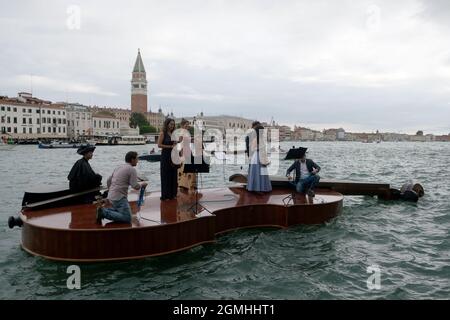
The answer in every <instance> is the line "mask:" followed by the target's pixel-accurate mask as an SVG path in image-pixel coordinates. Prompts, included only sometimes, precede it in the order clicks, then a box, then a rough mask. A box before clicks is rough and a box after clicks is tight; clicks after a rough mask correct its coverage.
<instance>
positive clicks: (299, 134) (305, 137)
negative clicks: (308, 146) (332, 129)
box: [292, 126, 317, 141]
mask: <svg viewBox="0 0 450 320" xmlns="http://www.w3.org/2000/svg"><path fill="white" fill-rule="evenodd" d="M316 133H317V132H316V131H314V130H311V129H309V128H303V127H297V126H294V131H293V132H292V139H293V140H302V141H312V140H315V139H316Z"/></svg>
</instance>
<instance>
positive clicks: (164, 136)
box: [158, 118, 178, 201]
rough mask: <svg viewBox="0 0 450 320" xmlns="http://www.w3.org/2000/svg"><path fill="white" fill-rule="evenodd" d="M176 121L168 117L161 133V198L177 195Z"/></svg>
mask: <svg viewBox="0 0 450 320" xmlns="http://www.w3.org/2000/svg"><path fill="white" fill-rule="evenodd" d="M174 130H175V121H174V120H173V119H170V118H168V119H166V121H164V126H163V130H162V132H161V133H160V134H159V138H158V147H159V148H160V149H161V200H163V201H164V200H172V199H175V198H176V197H177V191H178V183H177V179H178V177H177V167H176V166H175V165H174V164H173V162H172V149H173V148H174V147H175V146H176V144H177V142H175V141H172V132H173V131H174Z"/></svg>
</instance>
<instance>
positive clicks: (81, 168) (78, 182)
mask: <svg viewBox="0 0 450 320" xmlns="http://www.w3.org/2000/svg"><path fill="white" fill-rule="evenodd" d="M67 179H68V180H69V181H70V190H73V191H84V190H89V189H94V188H97V187H99V186H100V185H101V184H102V176H101V175H99V174H96V173H95V172H94V170H92V168H91V165H90V164H89V162H88V161H87V160H86V159H84V158H81V159H80V160H78V161H77V162H75V164H74V165H73V167H72V170H70V173H69V175H68V176H67Z"/></svg>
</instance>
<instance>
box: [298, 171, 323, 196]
mask: <svg viewBox="0 0 450 320" xmlns="http://www.w3.org/2000/svg"><path fill="white" fill-rule="evenodd" d="M319 181H320V177H319V176H318V175H317V174H312V175H310V176H309V177H306V178H305V179H300V181H299V182H298V183H297V185H296V186H295V189H296V190H297V192H300V193H305V190H314V188H315V187H316V185H317V184H318V183H319Z"/></svg>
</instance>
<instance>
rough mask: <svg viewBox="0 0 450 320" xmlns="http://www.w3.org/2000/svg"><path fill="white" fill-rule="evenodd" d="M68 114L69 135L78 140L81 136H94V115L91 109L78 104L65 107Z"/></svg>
mask: <svg viewBox="0 0 450 320" xmlns="http://www.w3.org/2000/svg"><path fill="white" fill-rule="evenodd" d="M65 110H66V113H67V135H68V137H69V138H70V139H75V140H78V138H79V137H80V136H82V137H83V136H84V137H86V136H91V135H92V132H93V130H92V114H91V111H90V110H89V107H87V106H84V105H82V104H78V103H70V104H66V105H65Z"/></svg>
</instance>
